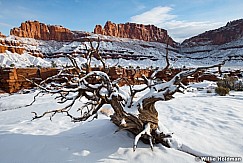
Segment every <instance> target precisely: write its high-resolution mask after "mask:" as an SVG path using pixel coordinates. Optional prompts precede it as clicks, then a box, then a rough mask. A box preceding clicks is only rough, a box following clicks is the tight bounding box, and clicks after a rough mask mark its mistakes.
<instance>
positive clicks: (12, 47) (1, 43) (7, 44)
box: [0, 38, 25, 54]
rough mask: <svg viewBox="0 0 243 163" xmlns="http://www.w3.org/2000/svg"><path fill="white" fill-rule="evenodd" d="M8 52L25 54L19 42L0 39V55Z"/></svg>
mask: <svg viewBox="0 0 243 163" xmlns="http://www.w3.org/2000/svg"><path fill="white" fill-rule="evenodd" d="M6 50H8V51H10V52H12V53H18V54H23V52H24V50H25V49H24V48H23V47H21V44H20V42H19V41H16V40H11V41H9V40H6V39H5V38H2V39H0V53H5V51H6Z"/></svg>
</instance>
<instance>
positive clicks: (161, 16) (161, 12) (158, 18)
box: [131, 6, 224, 42]
mask: <svg viewBox="0 0 243 163" xmlns="http://www.w3.org/2000/svg"><path fill="white" fill-rule="evenodd" d="M172 10H173V8H171V7H162V6H158V7H155V8H153V9H151V10H149V11H146V12H144V13H142V14H140V15H136V16H133V17H131V22H134V23H141V24H153V25H156V26H157V27H159V28H164V29H166V30H167V31H168V33H169V35H170V36H172V38H173V39H174V40H175V41H178V42H181V41H183V40H185V39H186V38H189V37H192V36H195V35H198V34H200V33H202V32H204V31H206V30H211V29H215V28H218V27H220V26H222V25H224V23H222V22H209V21H185V20H176V18H177V15H173V14H171V13H170V12H171V11H172Z"/></svg>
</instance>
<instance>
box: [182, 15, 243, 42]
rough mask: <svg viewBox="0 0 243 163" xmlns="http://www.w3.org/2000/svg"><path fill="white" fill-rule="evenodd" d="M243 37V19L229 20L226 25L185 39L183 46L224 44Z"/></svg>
mask: <svg viewBox="0 0 243 163" xmlns="http://www.w3.org/2000/svg"><path fill="white" fill-rule="evenodd" d="M242 37H243V19H239V20H235V21H231V22H228V23H227V24H226V26H224V27H221V28H218V29H215V30H210V31H206V32H204V33H202V34H199V35H197V36H194V37H192V38H190V39H187V40H185V41H183V43H182V47H194V46H204V45H222V44H225V43H229V42H231V41H234V40H237V39H240V38H242Z"/></svg>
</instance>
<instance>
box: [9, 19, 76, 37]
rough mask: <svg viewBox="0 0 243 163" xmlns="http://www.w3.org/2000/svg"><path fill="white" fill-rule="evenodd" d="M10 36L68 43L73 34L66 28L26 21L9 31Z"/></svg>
mask: <svg viewBox="0 0 243 163" xmlns="http://www.w3.org/2000/svg"><path fill="white" fill-rule="evenodd" d="M10 35H15V36H19V37H28V38H34V39H39V40H56V41H70V40H73V39H74V33H73V32H72V31H70V30H69V29H67V28H64V27H62V26H56V25H46V24H43V23H40V22H38V21H26V22H24V23H21V26H20V27H19V28H13V29H11V30H10Z"/></svg>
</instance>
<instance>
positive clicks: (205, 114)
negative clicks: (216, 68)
mask: <svg viewBox="0 0 243 163" xmlns="http://www.w3.org/2000/svg"><path fill="white" fill-rule="evenodd" d="M214 85H215V83H211V82H204V83H199V84H192V85H191V86H192V87H191V89H189V90H188V92H186V93H185V94H176V95H175V97H176V98H174V99H173V100H170V101H165V102H158V103H156V108H157V110H158V112H159V120H160V127H161V128H162V129H163V130H164V131H165V130H168V132H173V133H174V134H173V139H171V142H172V144H173V146H174V148H166V147H163V146H161V145H155V147H154V151H151V149H150V147H149V145H146V144H143V143H142V142H140V141H139V143H138V148H137V150H136V151H135V152H133V149H132V145H133V141H134V136H133V135H130V134H129V133H127V132H126V131H120V132H118V133H116V134H114V132H115V131H116V130H117V126H115V125H114V124H112V122H110V120H109V117H106V116H105V115H103V114H101V113H99V118H98V119H97V120H94V121H92V122H85V123H83V124H81V123H72V122H70V119H69V118H67V117H64V116H63V115H57V116H56V117H55V118H53V120H52V121H50V120H49V118H48V117H45V118H43V119H38V120H34V121H31V116H32V115H31V112H32V111H37V112H44V111H46V110H49V109H53V108H56V107H60V104H56V103H55V100H54V98H55V97H53V96H51V95H48V94H47V95H44V96H42V97H39V98H38V99H37V101H36V103H34V104H33V105H32V106H29V107H23V106H25V105H26V104H29V103H30V102H31V101H32V99H33V96H34V95H35V94H36V93H37V92H36V91H34V92H32V93H30V94H14V95H12V96H9V95H7V94H3V95H0V142H1V146H0V160H1V161H0V162H4V163H12V162H39V163H47V162H53V163H60V162H73V163H78V162H110V163H113V162H131V163H132V162H139V163H147V162H155V163H160V162H166V163H177V162H180V163H189V162H196V161H195V157H193V156H191V155H189V154H187V153H184V152H181V151H180V150H184V151H188V152H192V153H196V154H198V155H200V156H213V157H218V156H222V157H224V156H231V157H242V153H243V146H242V141H243V138H242V135H243V121H242V119H243V110H242V100H243V93H242V92H230V96H225V97H221V96H217V95H215V94H214V93H206V91H207V90H208V89H212V88H213V87H214ZM123 90H124V91H128V88H127V87H123ZM199 90H200V91H199ZM13 101H14V103H13ZM77 105H79V106H80V105H82V102H80V103H78V104H77ZM20 106H22V107H21V108H19V107H20ZM106 109H110V107H109V106H106ZM130 112H134V111H132V110H131V111H130Z"/></svg>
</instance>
